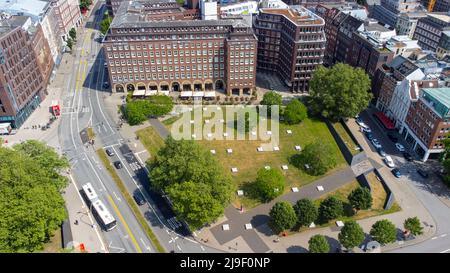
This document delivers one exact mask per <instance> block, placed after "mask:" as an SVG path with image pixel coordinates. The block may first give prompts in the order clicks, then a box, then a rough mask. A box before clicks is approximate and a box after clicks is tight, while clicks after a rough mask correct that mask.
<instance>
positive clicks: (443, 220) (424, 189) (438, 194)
mask: <svg viewBox="0 0 450 273" xmlns="http://www.w3.org/2000/svg"><path fill="white" fill-rule="evenodd" d="M361 118H362V119H363V121H364V123H366V124H367V125H368V126H369V127H370V128H371V129H372V132H373V135H374V137H375V138H377V139H378V140H379V141H380V143H381V145H382V146H383V149H384V151H385V152H386V153H387V154H388V155H391V157H392V158H393V160H394V163H395V165H396V168H398V169H399V170H400V172H401V174H402V177H401V178H396V179H397V180H398V182H399V183H404V184H406V185H407V186H408V187H410V188H411V189H412V191H413V192H414V193H415V195H416V196H417V198H418V199H419V200H420V201H421V202H422V204H423V205H424V207H425V208H426V209H427V210H428V211H429V213H430V214H431V216H432V217H433V219H434V221H435V223H436V234H435V236H434V237H432V238H431V239H429V240H427V241H424V242H422V243H419V244H416V245H412V246H408V247H403V248H399V249H396V250H393V251H390V252H394V253H400V252H402V253H405V252H406V253H447V252H450V207H448V206H447V205H446V204H445V203H444V202H443V200H444V199H446V200H449V197H450V191H449V190H448V189H447V188H446V187H445V186H443V185H442V182H440V181H439V178H438V177H437V175H436V174H435V171H436V168H434V169H433V164H431V163H429V162H428V163H423V162H421V161H417V159H418V157H417V156H416V155H415V154H414V153H413V152H412V151H411V149H410V147H409V145H408V144H407V143H406V142H405V141H404V140H403V139H402V138H400V137H399V142H400V143H402V144H403V146H404V147H405V148H406V149H407V150H408V151H409V152H410V154H411V155H414V156H415V157H416V158H415V159H416V160H415V161H413V162H408V161H406V160H405V159H404V158H403V156H402V154H401V153H400V152H398V151H397V149H396V148H395V145H394V143H393V142H392V141H391V140H390V139H389V138H388V137H387V133H386V131H385V130H384V129H383V128H382V127H381V125H380V124H379V123H378V122H376V121H375V119H374V118H373V117H372V116H371V115H370V114H369V113H368V112H367V111H366V112H364V113H362V114H361ZM366 140H367V138H366ZM367 141H368V140H367ZM369 145H370V147H371V149H372V150H373V151H376V150H375V148H374V147H373V145H372V144H369ZM434 165H435V164H434ZM419 168H420V169H425V170H427V172H428V173H429V175H430V177H429V178H428V179H425V178H423V177H421V176H420V175H419V174H418V173H417V169H419Z"/></svg>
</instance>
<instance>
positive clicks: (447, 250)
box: [440, 248, 450, 253]
mask: <svg viewBox="0 0 450 273" xmlns="http://www.w3.org/2000/svg"><path fill="white" fill-rule="evenodd" d="M447 252H450V248H449V249H446V250H444V251H441V252H440V253H447Z"/></svg>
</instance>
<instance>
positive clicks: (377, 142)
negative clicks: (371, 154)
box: [372, 138, 381, 149]
mask: <svg viewBox="0 0 450 273" xmlns="http://www.w3.org/2000/svg"><path fill="white" fill-rule="evenodd" d="M372 144H373V146H374V147H375V149H381V144H380V142H379V141H378V139H376V138H374V139H372Z"/></svg>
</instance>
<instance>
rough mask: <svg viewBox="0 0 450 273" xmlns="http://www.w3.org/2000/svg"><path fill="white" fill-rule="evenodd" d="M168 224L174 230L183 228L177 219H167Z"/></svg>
mask: <svg viewBox="0 0 450 273" xmlns="http://www.w3.org/2000/svg"><path fill="white" fill-rule="evenodd" d="M167 223H168V224H169V226H170V227H171V228H172V229H173V230H176V229H178V228H180V227H181V224H180V222H178V220H177V219H176V218H175V217H172V218H169V219H167Z"/></svg>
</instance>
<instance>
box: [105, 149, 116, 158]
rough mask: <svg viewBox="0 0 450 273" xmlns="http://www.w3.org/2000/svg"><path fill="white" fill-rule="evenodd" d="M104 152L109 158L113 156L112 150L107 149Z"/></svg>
mask: <svg viewBox="0 0 450 273" xmlns="http://www.w3.org/2000/svg"><path fill="white" fill-rule="evenodd" d="M105 151H106V154H107V155H109V156H113V155H114V152H113V150H111V149H110V148H107V149H106V150H105Z"/></svg>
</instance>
